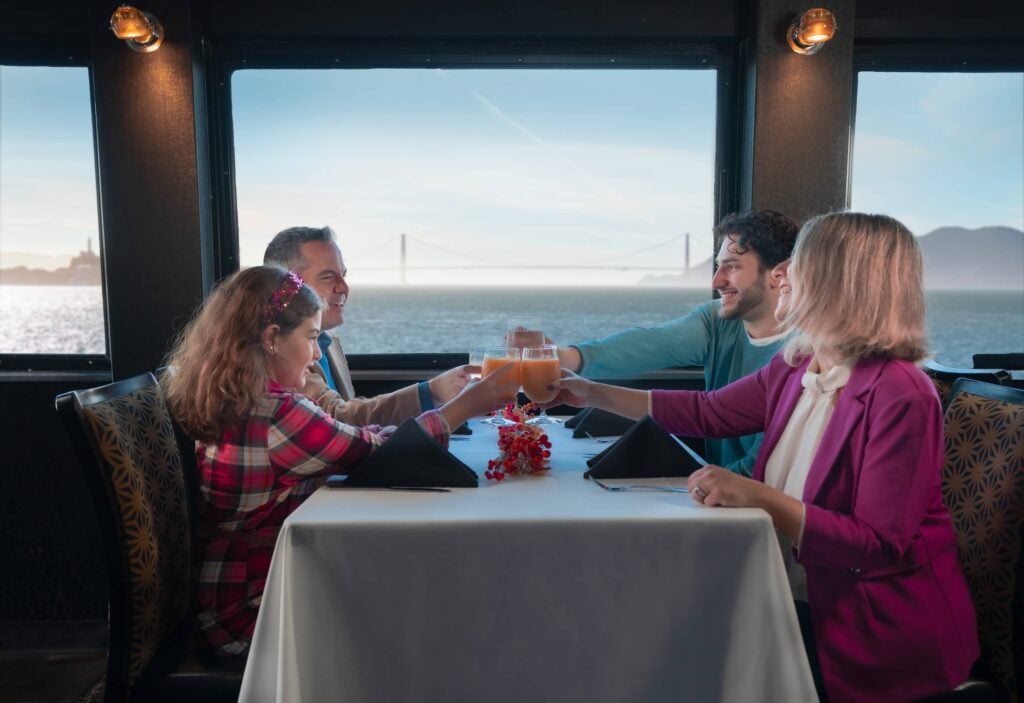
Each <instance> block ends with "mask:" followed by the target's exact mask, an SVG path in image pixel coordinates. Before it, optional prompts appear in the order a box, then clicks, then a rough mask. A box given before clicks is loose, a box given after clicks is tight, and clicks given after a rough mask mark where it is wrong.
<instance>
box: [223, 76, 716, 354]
mask: <svg viewBox="0 0 1024 703" xmlns="http://www.w3.org/2000/svg"><path fill="white" fill-rule="evenodd" d="M231 94H232V116H233V120H234V124H233V128H234V145H235V164H236V192H237V207H238V223H239V258H240V263H241V265H242V266H243V267H244V266H251V265H253V264H258V263H260V262H261V261H262V256H263V250H264V248H265V247H266V245H267V243H268V242H269V240H270V238H271V237H272V236H273V235H274V234H275V233H276V232H277V231H279V230H281V229H284V228H286V227H289V226H294V225H309V226H322V225H330V226H332V227H333V228H334V230H335V231H336V232H337V234H338V237H339V243H340V245H341V249H342V252H343V255H344V257H345V263H346V265H347V266H348V269H349V272H350V273H349V283H350V285H351V287H352V294H351V298H350V302H349V305H348V309H347V311H346V315H345V320H346V322H345V325H344V327H343V328H342V339H343V341H344V343H345V350H346V352H349V353H408V352H465V351H466V350H467V348H468V347H469V345H470V343H471V342H472V341H474V340H477V339H481V338H483V337H488V336H493V335H497V334H500V333H502V332H503V331H504V328H505V325H506V323H507V321H508V319H509V318H510V317H513V316H516V315H519V314H526V315H531V316H534V317H540V318H541V319H542V320H543V323H544V326H545V331H546V332H547V333H548V335H549V336H550V337H552V338H553V339H554V340H555V341H556V342H565V343H568V342H571V341H578V340H580V339H586V338H589V337H593V336H597V335H602V334H606V333H610V332H614V331H617V330H620V329H623V328H624V327H628V326H630V325H636V324H653V323H657V322H662V321H664V320H668V319H670V318H673V317H676V316H679V315H681V314H684V313H685V312H687V311H688V310H690V309H692V307H694V306H695V305H696V304H698V303H700V302H702V301H704V300H706V299H708V298H709V297H710V280H711V260H712V236H711V228H712V225H713V222H714V198H713V192H714V161H715V140H716V132H715V106H716V71H715V70H686V69H614V70H597V69H571V70H570V69H553V68H543V69H372V70H370V69H338V70H312V69H303V70H271V69H246V70H239V71H236V72H235V73H233V74H232V82H231ZM403 251H404V255H403ZM687 252H688V253H689V262H690V263H691V268H690V270H689V271H688V272H687V271H686V265H687ZM680 286H689V287H690V288H689V289H688V290H680V288H679V287H680Z"/></svg>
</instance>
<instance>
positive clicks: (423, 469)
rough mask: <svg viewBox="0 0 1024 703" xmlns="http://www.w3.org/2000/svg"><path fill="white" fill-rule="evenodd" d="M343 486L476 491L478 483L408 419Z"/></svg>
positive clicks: (473, 476)
mask: <svg viewBox="0 0 1024 703" xmlns="http://www.w3.org/2000/svg"><path fill="white" fill-rule="evenodd" d="M342 485H345V486H353V487H384V486H449V487H452V488H475V487H476V486H477V485H478V481H477V475H476V473H475V472H474V471H473V469H471V468H469V467H468V466H466V465H465V464H463V463H462V462H461V461H459V460H458V459H456V458H455V457H454V456H453V455H452V454H451V453H450V452H448V451H447V450H446V449H444V448H443V447H442V446H441V445H440V444H438V443H437V442H435V441H434V439H433V438H432V437H431V436H430V435H429V434H427V433H426V431H425V430H424V429H423V428H422V427H420V425H419V423H418V422H416V421H415V420H412V419H409V420H406V421H405V422H403V423H402V424H401V425H399V427H398V429H397V430H395V432H394V434H392V435H391V437H389V438H388V441H386V442H384V444H382V445H381V446H380V447H379V448H378V449H377V450H376V451H375V452H373V454H370V456H368V457H366V458H365V459H363V460H362V461H361V462H359V463H358V464H356V465H355V466H353V467H352V469H351V470H350V471H349V474H348V477H347V478H345V480H344V481H343V482H342Z"/></svg>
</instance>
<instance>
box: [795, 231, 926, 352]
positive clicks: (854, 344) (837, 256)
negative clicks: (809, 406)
mask: <svg viewBox="0 0 1024 703" xmlns="http://www.w3.org/2000/svg"><path fill="white" fill-rule="evenodd" d="M923 270H924V264H923V261H922V257H921V248H920V247H919V246H918V244H917V240H916V239H914V235H913V234H912V233H911V232H910V230H909V229H907V228H906V227H905V226H904V225H903V224H902V223H900V222H899V221H898V220H896V219H894V218H892V217H889V216H887V215H866V214H864V213H859V212H836V213H830V214H827V215H819V216H818V217H815V218H814V219H812V220H810V221H808V222H807V223H806V224H805V225H804V226H803V228H801V230H800V234H799V236H798V237H797V240H796V247H795V248H794V249H793V263H792V264H791V265H790V267H789V278H790V282H791V283H792V285H793V295H792V303H791V304H790V307H789V311H788V312H787V314H786V318H785V319H784V320H783V321H782V325H783V327H784V328H785V329H787V330H794V329H795V330H798V331H799V334H797V335H795V336H794V337H793V338H791V339H790V341H789V342H788V343H787V344H786V347H785V350H784V356H785V359H786V361H787V362H789V363H791V364H793V363H795V361H796V359H797V358H799V357H802V356H806V355H808V354H811V353H813V351H814V348H815V347H819V348H823V349H825V350H827V351H829V352H832V353H833V354H836V355H838V356H839V357H841V358H843V359H845V360H856V359H859V358H861V357H865V356H883V357H889V358H894V359H906V360H908V361H915V362H916V361H920V360H921V359H923V358H924V356H925V354H926V353H927V342H926V339H925V304H924V282H923Z"/></svg>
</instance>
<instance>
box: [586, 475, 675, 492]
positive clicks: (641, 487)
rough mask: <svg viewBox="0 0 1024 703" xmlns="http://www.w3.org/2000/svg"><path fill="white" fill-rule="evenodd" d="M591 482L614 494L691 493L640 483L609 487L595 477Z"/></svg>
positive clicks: (671, 487)
mask: <svg viewBox="0 0 1024 703" xmlns="http://www.w3.org/2000/svg"><path fill="white" fill-rule="evenodd" d="M590 480H591V481H593V482H594V483H596V484H597V485H598V486H600V487H601V488H603V489H605V490H606V491H611V492H612V493H618V492H619V491H633V490H639V491H662V492H664V493H689V492H690V489H689V488H686V487H684V486H648V485H646V484H640V483H631V484H627V485H625V486H609V485H608V484H607V483H604V482H602V481H600V480H599V479H596V478H594V477H593V476H591V477H590Z"/></svg>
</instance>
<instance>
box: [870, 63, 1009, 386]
mask: <svg viewBox="0 0 1024 703" xmlns="http://www.w3.org/2000/svg"><path fill="white" fill-rule="evenodd" d="M1022 140H1024V74H1022V73H989V74H967V73H905V72H885V73H882V72H861V73H860V74H859V76H858V83H857V117H856V136H855V140H854V155H853V182H852V203H851V204H852V207H853V209H855V210H863V211H868V212H884V213H886V214H890V215H893V216H894V217H896V218H898V219H899V220H901V221H902V222H903V223H904V224H906V225H907V226H908V227H910V229H911V231H913V232H914V234H916V235H918V237H919V241H920V243H921V247H922V250H923V251H924V257H925V285H926V287H927V289H928V324H929V333H930V337H931V343H932V351H933V353H934V355H935V359H936V361H938V362H939V363H942V364H946V365H948V366H956V367H970V366H972V359H971V355H972V354H974V353H976V352H1012V351H1021V350H1024V231H1022V230H1024V144H1022Z"/></svg>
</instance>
